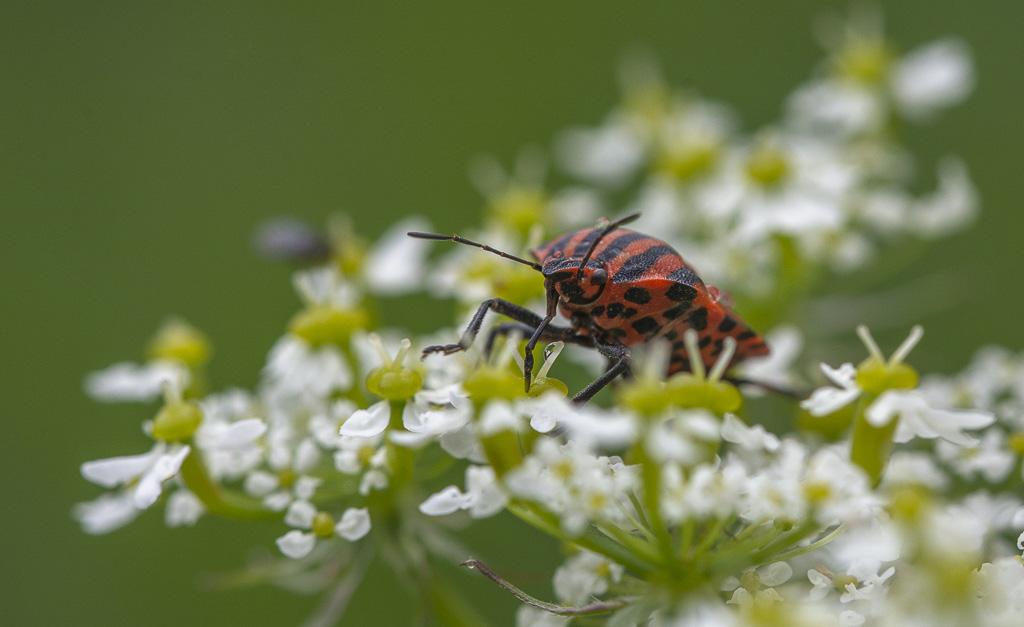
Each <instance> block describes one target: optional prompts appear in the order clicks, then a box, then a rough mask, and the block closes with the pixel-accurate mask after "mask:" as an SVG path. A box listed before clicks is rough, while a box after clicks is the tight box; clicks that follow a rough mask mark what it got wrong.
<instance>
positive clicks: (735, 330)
mask: <svg viewBox="0 0 1024 627" xmlns="http://www.w3.org/2000/svg"><path fill="white" fill-rule="evenodd" d="M686 329H693V330H694V331H696V332H697V346H698V347H700V356H701V361H702V362H703V363H704V367H705V368H711V367H712V366H713V365H714V363H715V362H716V361H718V356H719V355H721V354H722V351H723V350H724V348H725V338H727V337H731V338H733V339H734V340H736V352H735V354H734V355H733V357H732V359H731V360H730V362H729V364H730V365H734V364H737V363H739V362H741V361H743V360H745V359H748V358H750V357H758V356H761V355H767V354H768V345H767V344H765V342H764V338H763V337H761V335H760V334H758V333H757V332H756V331H754V330H753V329H751V328H750V327H749V326H747V323H745V322H743V320H742V319H740V317H739V316H737V315H736V313H735V312H733V311H732V310H730V309H728V308H727V307H724V306H723V305H722V304H721V303H719V302H715V301H714V300H712V299H711V298H710V297H708V296H707V295H706V294H705V295H704V296H703V297H702V298H699V299H697V300H696V301H695V302H694V305H693V307H692V308H691V310H690V311H689V312H688V313H687V315H686V316H685V317H683V318H681V319H680V320H679V322H678V324H677V325H675V326H674V327H673V328H672V329H670V330H668V331H666V333H665V338H666V339H668V340H670V341H671V342H672V355H671V357H670V361H669V369H668V370H669V374H673V373H676V372H679V371H683V370H690V357H689V353H688V351H687V350H686V344H685V343H684V342H683V333H684V332H685V331H686Z"/></svg>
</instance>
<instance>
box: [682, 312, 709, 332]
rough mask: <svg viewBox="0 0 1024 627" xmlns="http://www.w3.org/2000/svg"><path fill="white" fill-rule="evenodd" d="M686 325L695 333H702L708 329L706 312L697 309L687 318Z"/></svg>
mask: <svg viewBox="0 0 1024 627" xmlns="http://www.w3.org/2000/svg"><path fill="white" fill-rule="evenodd" d="M686 324H688V325H690V328H692V329H693V330H695V331H703V330H704V329H706V328H708V310H707V309H705V308H704V307H698V308H697V309H696V310H694V312H693V313H692V314H690V315H689V316H687V318H686Z"/></svg>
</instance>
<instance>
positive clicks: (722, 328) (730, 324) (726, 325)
mask: <svg viewBox="0 0 1024 627" xmlns="http://www.w3.org/2000/svg"><path fill="white" fill-rule="evenodd" d="M734 328H736V321H735V320H733V319H732V318H730V317H729V316H726V317H724V318H722V322H721V323H719V325H718V330H719V332H721V333H728V332H729V331H732V330H733V329H734Z"/></svg>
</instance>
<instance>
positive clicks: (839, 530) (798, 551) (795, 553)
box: [772, 525, 846, 562]
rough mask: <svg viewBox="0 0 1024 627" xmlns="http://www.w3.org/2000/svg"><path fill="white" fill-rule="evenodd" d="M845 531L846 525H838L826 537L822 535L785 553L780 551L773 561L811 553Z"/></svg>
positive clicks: (781, 560)
mask: <svg viewBox="0 0 1024 627" xmlns="http://www.w3.org/2000/svg"><path fill="white" fill-rule="evenodd" d="M844 531H846V525H839V526H838V527H836V528H835V529H833V530H832V532H831V533H829V534H827V535H825V536H824V537H822V538H821V539H819V540H815V541H814V542H812V543H810V544H808V545H807V546H800V547H796V548H794V549H791V550H789V551H785V552H783V553H779V554H778V555H775V556H774V557H772V561H773V562H783V561H785V560H788V559H790V558H793V557H797V556H798V555H803V554H804V553H810V552H811V551H813V550H815V549H820V548H821V547H823V546H825V545H826V544H828V543H829V542H831V541H833V540H835V539H836V538H838V537H839V536H840V535H841V534H842V533H843V532H844Z"/></svg>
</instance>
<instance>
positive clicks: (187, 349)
mask: <svg viewBox="0 0 1024 627" xmlns="http://www.w3.org/2000/svg"><path fill="white" fill-rule="evenodd" d="M211 351H212V348H211V345H210V340H209V339H208V338H207V337H206V335H205V334H203V333H202V332H201V331H199V330H198V329H196V328H195V327H193V326H192V325H190V324H188V323H187V322H185V321H184V320H178V319H173V320H168V321H167V322H165V323H164V325H163V326H162V327H160V330H159V331H157V333H156V335H155V336H154V337H153V339H152V340H151V341H150V343H149V350H148V351H147V352H148V354H149V358H150V359H166V360H175V361H180V362H181V363H183V364H185V365H186V366H188V367H189V368H196V367H198V366H201V365H203V364H205V363H206V362H207V361H209V360H210V353H211Z"/></svg>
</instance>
